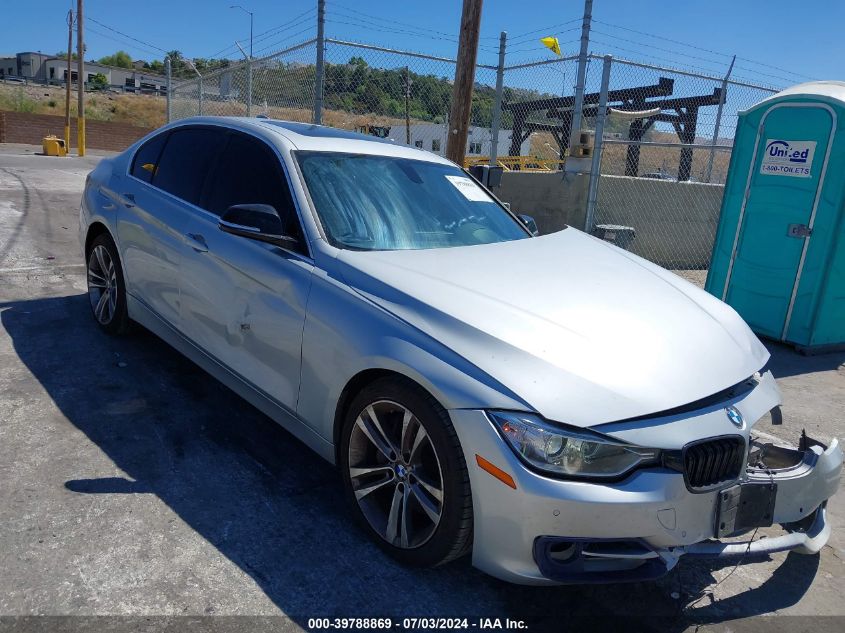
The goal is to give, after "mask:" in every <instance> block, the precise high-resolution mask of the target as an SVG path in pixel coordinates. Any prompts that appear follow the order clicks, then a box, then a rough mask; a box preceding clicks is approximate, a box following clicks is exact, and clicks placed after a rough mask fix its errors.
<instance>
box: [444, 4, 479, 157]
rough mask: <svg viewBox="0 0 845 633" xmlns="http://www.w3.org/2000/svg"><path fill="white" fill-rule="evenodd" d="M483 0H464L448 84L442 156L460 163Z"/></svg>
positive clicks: (465, 141) (470, 112) (465, 137)
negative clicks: (446, 132) (446, 128)
mask: <svg viewBox="0 0 845 633" xmlns="http://www.w3.org/2000/svg"><path fill="white" fill-rule="evenodd" d="M482 2H483V0H464V6H463V11H462V12H461V32H460V34H459V36H458V63H457V64H456V66H455V84H454V85H453V86H452V108H451V112H450V113H449V135H448V138H447V139H446V158H448V159H449V160H451V161H452V162H455V163H457V164H458V165H463V164H464V156H465V155H466V149H467V132H468V131H469V119H470V115H471V114H472V87H473V84H474V83H475V60H476V57H477V56H478V33H479V30H480V28H481V4H482Z"/></svg>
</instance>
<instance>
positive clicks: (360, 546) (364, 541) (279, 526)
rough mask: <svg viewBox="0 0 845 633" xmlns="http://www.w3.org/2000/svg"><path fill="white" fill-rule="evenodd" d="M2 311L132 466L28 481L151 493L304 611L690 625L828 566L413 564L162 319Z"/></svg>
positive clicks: (44, 382) (96, 436)
mask: <svg viewBox="0 0 845 633" xmlns="http://www.w3.org/2000/svg"><path fill="white" fill-rule="evenodd" d="M0 319H2V324H3V327H4V328H5V330H6V331H7V332H8V334H9V336H10V337H11V340H12V342H13V345H14V349H15V351H16V353H17V355H18V357H19V358H20V360H21V361H22V363H23V364H24V365H25V366H26V368H27V369H28V370H29V372H31V374H32V375H33V376H34V378H35V379H36V380H37V381H38V382H39V383H40V385H41V386H42V387H43V389H44V390H45V391H46V393H47V395H48V396H49V397H50V398H51V399H52V400H53V401H54V402H55V404H56V405H57V406H58V408H59V409H60V411H61V412H62V414H63V415H64V416H65V418H66V419H67V420H68V421H69V422H70V423H71V424H72V425H73V426H75V427H76V428H77V429H79V431H81V432H82V433H83V434H84V435H85V436H86V437H87V438H88V440H90V441H91V442H93V443H94V444H95V445H96V446H97V447H99V449H100V450H102V451H103V452H104V453H105V455H107V456H108V458H109V459H111V460H112V461H113V462H114V464H115V466H116V467H118V468H119V469H120V470H121V471H122V472H123V473H125V475H126V476H125V477H105V478H99V477H92V476H91V470H90V466H88V465H86V463H85V462H84V461H82V460H80V461H78V462H76V463H75V468H76V472H75V473H74V476H73V478H71V479H69V480H66V481H65V480H64V477H62V481H58V480H56V481H40V482H25V483H26V485H30V486H36V485H38V486H64V487H65V488H66V489H67V490H69V491H71V492H73V493H75V494H80V495H92V496H98V495H134V494H153V495H155V496H156V497H157V498H158V499H160V500H161V502H163V503H164V504H166V506H168V507H169V508H170V509H171V510H172V511H173V512H175V513H176V514H177V515H178V516H179V517H180V518H181V519H182V521H184V522H185V524H187V525H188V526H190V527H191V528H192V529H193V530H195V531H196V532H197V533H198V534H199V535H201V536H202V537H203V538H204V539H205V540H206V541H207V542H208V543H210V544H212V545H213V546H214V547H215V548H216V549H217V550H218V551H219V552H220V553H221V554H222V555H223V556H225V557H226V558H227V559H228V560H230V561H231V562H232V563H234V564H235V565H237V566H238V567H239V568H240V569H242V570H243V571H244V572H245V573H247V574H248V575H249V576H251V577H252V578H253V579H254V580H255V582H256V583H257V585H258V586H259V587H260V589H261V590H262V591H263V592H264V593H265V594H266V596H268V597H269V599H270V600H272V602H273V603H274V604H276V605H277V606H278V608H279V609H280V610H281V611H282V612H283V613H284V614H286V615H288V616H289V617H291V618H292V619H293V620H294V621H296V622H297V623H299V624H300V625H301V626H303V627H304V626H305V622H306V619H307V618H309V617H317V616H325V617H332V616H339V617H348V616H361V617H388V616H389V617H393V618H401V617H408V616H412V617H419V616H442V617H455V616H466V617H491V618H495V617H498V618H511V619H522V620H527V621H531V622H537V623H538V626H537V627H532V629H536V628H542V627H540V625H542V624H549V625H551V626H552V627H553V626H559V625H560V623H564V622H565V623H570V624H571V623H573V622H579V621H582V622H584V623H589V624H591V625H592V624H595V623H596V622H597V621H601V620H603V619H606V618H608V617H611V618H612V617H619V616H621V617H630V618H637V619H642V621H643V622H646V623H652V624H647V628H651V627H652V625H653V628H654V629H656V630H679V631H680V630H683V629H684V628H686V627H687V626H688V625H689V624H690V623H691V622H720V621H724V620H731V619H734V618H739V617H747V616H748V615H755V614H758V613H764V612H769V611H773V610H777V609H782V608H785V607H787V606H789V605H791V604H794V603H795V602H797V601H798V600H799V599H800V598H801V596H802V595H803V594H804V592H806V590H807V588H808V587H809V586H810V584H811V582H812V580H813V577H814V575H815V571H816V567H817V566H818V558H817V557H796V556H789V557H787V558H786V560H785V562H784V563H783V564H782V565H781V567H780V568H779V569H778V571H777V572H776V573H775V574H774V575H773V576H771V577H770V578H769V579H767V580H766V581H765V582H764V583H763V584H762V585H760V586H759V587H757V588H755V589H752V590H750V591H748V592H745V593H743V594H741V595H738V596H733V597H730V598H727V599H723V600H720V601H717V602H713V603H711V602H710V601H709V600H706V601H704V602H699V603H697V604H695V605H693V606H692V607H689V608H688V607H687V605H688V604H689V603H690V602H691V601H693V600H697V599H698V598H699V597H701V596H704V595H706V591H707V589H708V587H710V586H711V585H712V584H713V583H714V575H713V572H714V571H715V570H717V569H720V568H724V567H725V566H727V564H726V563H718V564H705V563H701V562H689V563H687V562H686V561H682V562H681V564H680V565H679V569H676V570H674V571H673V572H672V573H670V574H669V575H667V576H666V577H665V578H663V579H661V580H659V581H658V582H656V583H637V584H630V585H605V586H602V585H591V586H572V587H522V586H515V585H510V584H507V583H504V582H500V581H498V580H496V579H493V578H491V577H488V576H486V575H485V574H482V573H481V572H479V571H477V570H475V569H474V568H473V567H472V566H471V565H470V561H469V558H468V557H466V558H463V559H461V560H459V561H456V562H454V563H451V564H449V565H446V566H444V567H441V568H438V569H434V570H420V569H411V568H406V567H403V566H400V565H399V564H397V563H395V562H393V561H392V560H391V559H390V558H389V557H387V556H386V555H385V554H384V553H383V552H382V551H381V550H380V549H379V548H378V547H377V546H376V545H374V544H373V543H372V542H371V541H370V540H369V539H368V537H367V536H366V535H365V534H364V533H363V531H361V530H360V529H359V528H358V527H357V526H356V525H355V524H353V522H352V519H351V514H350V512H349V511H348V509H347V507H346V506H345V504H344V501H343V498H342V494H341V486H340V480H339V477H338V475H337V473H336V471H335V469H334V468H333V467H332V466H331V465H329V464H328V463H326V462H325V461H323V460H322V459H321V458H319V457H318V456H317V455H316V454H314V453H312V452H311V451H310V450H308V449H307V448H306V447H305V446H304V445H303V444H301V443H300V442H299V441H297V440H296V439H294V438H293V436H291V435H290V434H288V433H287V432H286V431H284V430H283V429H282V428H281V427H279V426H278V425H276V424H275V423H273V422H272V421H271V420H270V419H268V418H267V417H266V416H264V415H262V414H261V413H259V412H258V411H257V410H256V409H254V408H253V407H251V406H250V405H249V404H247V403H246V402H245V401H243V400H242V399H240V398H239V397H238V396H236V395H235V394H234V393H233V392H231V391H229V390H228V389H225V388H221V385H220V383H219V382H217V381H216V380H214V379H213V378H211V377H210V376H209V375H208V374H206V373H205V372H204V371H202V370H201V369H199V368H198V367H197V366H196V365H194V364H193V363H192V362H190V361H188V360H187V359H185V358H184V357H182V356H181V355H180V354H178V353H177V352H176V351H174V350H173V349H171V348H170V347H169V346H167V345H166V344H165V343H163V342H162V341H160V340H159V339H157V338H156V337H154V336H153V335H151V334H149V333H147V332H145V331H139V332H136V333H134V334H132V335H130V336H127V337H122V338H113V337H109V336H106V335H104V334H102V333H101V332H100V331H99V330H98V329H97V327H96V326H95V324H94V322H93V319H92V318H91V317H90V308H89V306H88V300H87V297H86V295H84V294H82V295H74V296H63V297H54V298H45V299H33V300H28V301H15V302H7V303H4V304H0ZM64 442H67V440H66V439H65V440H64ZM63 445H66V444H63ZM92 502H95V501H94V500H92ZM79 520H81V521H85V520H88V519H87V518H86V517H81V518H79ZM102 520H103V519H101V518H100V519H98V521H102ZM673 594H676V595H675V596H674V597H673ZM749 596H751V597H752V599H749ZM538 618H539V619H538ZM597 619H598V620H597Z"/></svg>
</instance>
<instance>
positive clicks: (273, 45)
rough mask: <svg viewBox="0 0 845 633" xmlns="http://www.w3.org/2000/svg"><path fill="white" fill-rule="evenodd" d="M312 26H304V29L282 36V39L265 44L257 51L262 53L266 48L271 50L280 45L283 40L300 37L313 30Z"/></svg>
mask: <svg viewBox="0 0 845 633" xmlns="http://www.w3.org/2000/svg"><path fill="white" fill-rule="evenodd" d="M312 28H313V27H311V26H309V27H307V28H304V29H302V30H301V31H298V32H297V33H293V34H292V35H288V36H287V37H284V38H282V39H281V40H278V41H276V42H273V43H272V44H269V45H268V46H265V47H264V48H262V49H259V50H258V51H256V52H257V53H262V52H264V51H266V50H270V49H271V48H273V47H275V46H278V45H279V44H281V43H282V42H287V41H289V40H292V39H293V38H295V37H298V36H299V35H302V34H303V33H308V32H309V31H311V30H312Z"/></svg>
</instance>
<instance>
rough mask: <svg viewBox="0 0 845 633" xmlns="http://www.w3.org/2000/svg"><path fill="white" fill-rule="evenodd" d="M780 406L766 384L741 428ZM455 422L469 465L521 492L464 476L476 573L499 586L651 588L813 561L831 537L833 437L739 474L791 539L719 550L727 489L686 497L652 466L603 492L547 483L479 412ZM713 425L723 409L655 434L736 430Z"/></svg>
mask: <svg viewBox="0 0 845 633" xmlns="http://www.w3.org/2000/svg"><path fill="white" fill-rule="evenodd" d="M771 383H772V385H773V383H774V381H771ZM763 390H765V391H767V392H768V393H761V391H763ZM778 403H779V393H776V391H775V390H774V388H773V387H771V386H767V384H766V383H765V382H764V384H762V385H761V387H760V388H758V389H757V390H755V392H752V394H751V395H750V396H749V397H748V398H747V399H746V401H745V402H740V403H736V406H738V407H740V408H742V407H745V410H743V414H744V415H745V416H746V419H758V418H759V417H760V415H762V412H765V411H767V410H768V409H770V408H771V407H773V406H775V405H776V404H778ZM751 404H754V410H751ZM450 415H451V416H452V419H453V423H454V425H455V429H456V431H457V432H458V435H459V437H460V440H461V445H462V446H463V448H464V451H465V453H466V457H467V463H469V464H473V465H474V463H475V455H481V456H482V457H484V458H485V459H486V460H488V461H490V462H492V463H493V464H494V465H496V466H497V467H499V468H501V469H502V470H504V471H505V472H507V473H508V474H509V475H511V476H512V477H513V479H514V482H515V484H516V486H517V488H516V489H512V488H510V487H509V486H505V485H504V484H503V483H502V482H501V481H499V480H497V479H495V478H494V477H492V476H490V475H489V474H488V473H486V472H484V471H483V470H481V469H480V468H475V467H474V466H472V467H470V472H469V474H470V480H471V485H472V491H473V508H474V511H475V519H476V520H475V534H474V545H473V564H474V565H475V566H476V567H478V568H479V569H481V570H483V571H485V572H487V573H489V574H491V575H493V576H496V577H498V578H501V579H503V580H508V581H510V582H516V583H521V584H536V585H543V584H560V583H567V582H569V583H573V582H577V583H589V582H599V583H607V582H615V581H637V580H647V579H652V578H656V577H658V576H660V575H662V574H665V573H666V572H668V571H669V570H671V569H672V568H673V567H674V566H675V565H676V564H677V562H678V560H679V559H680V558H681V557H682V556H684V555H690V556H697V557H711V558H730V557H736V556H743V555H745V556H747V557H751V556H758V555H767V554H771V553H774V552H781V551H787V550H794V551H797V552H801V553H810V554H811V553H815V552H818V551H819V550H820V549H821V548H822V546H823V545H824V544H825V543H826V542H827V540H828V538H829V535H830V526H829V524H828V522H827V518H826V516H825V510H824V505H825V503H826V502H827V500H828V499H829V498H830V497H831V496H832V495H833V494H834V493H835V492H836V490H837V488H838V486H839V478H840V473H841V470H842V463H843V453H842V450H841V448H840V445H839V442H838V441H837V440H835V439H834V440H833V441H831V443H830V445H829V446H828V447H827V448H824V447H821V446H818V445H814V446H810V447H806V448H805V450H804V451H803V452H802V453H801V454H800V455H799V459H798V460H797V462H796V463H793V464H791V465H790V466H789V467H785V468H780V469H772V468H769V469H765V470H764V469H750V470H749V471H747V473H745V474H744V476H743V478H742V480H741V482H742V483H746V482H749V483H769V482H774V483H775V484H776V485H777V496H776V499H775V503H774V508H773V516H771V517H770V518H769V522H771V523H773V524H780V525H782V526H784V528H785V530H786V532H785V533H784V534H783V535H782V536H776V537H767V538H760V539H757V540H755V541H754V542H752V543H750V545H749V542H748V540H744V541H737V538H740V537H732V538H731V539H730V541H720V540H716V539H717V536H718V535H717V527H718V526H717V525H716V518H717V512H718V503H719V495H720V493H721V492H722V490H712V491H707V492H703V493H692V492H690V491H689V490H688V489H687V488H686V486H685V484H684V480H683V475H682V474H681V473H679V472H677V471H673V470H670V469H667V468H659V467H655V468H649V469H644V470H640V471H635V472H634V473H632V474H631V475H630V476H629V477H628V478H626V479H625V480H624V481H621V482H617V483H608V484H599V483H593V482H586V481H572V480H561V479H555V478H552V477H546V476H543V475H542V474H539V473H535V472H532V471H529V470H528V469H526V468H525V467H524V466H523V465H522V463H521V462H520V461H519V460H518V458H517V457H516V455H515V454H514V453H513V451H512V450H511V449H510V448H509V447H508V446H507V445H506V444H505V443H504V441H503V440H502V439H501V437H500V436H499V435H498V433H497V431H496V430H495V428H494V427H493V425H492V423H490V421H489V420H488V419H487V418H486V416H485V414H484V412H482V411H472V410H452V411H450ZM720 424H723V425H730V423H729V422H728V420H727V417H726V416H725V415H724V411H722V410H718V411H715V412H712V413H707V414H705V415H702V416H701V417H700V418H697V419H683V420H678V421H677V422H669V423H666V424H664V425H662V426H661V428H660V430H661V432H662V433H663V436H664V438H665V437H666V436H667V435H672V434H673V433H677V432H678V431H687V430H688V431H689V432H690V433H695V432H697V431H701V432H702V433H706V435H718V434H720V433H721V432H730V429H731V428H733V427H730V426H729V427H728V428H727V429H724V428H720V427H719V426H718V425H720ZM682 425H683V426H684V427H685V428H679V427H681V426H682ZM635 431H636V429H635ZM673 444H675V445H677V444H676V443H675V442H674V440H673ZM744 534H745V535H750V534H751V531H750V530H749V531H748V532H745V533H744Z"/></svg>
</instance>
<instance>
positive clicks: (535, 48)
mask: <svg viewBox="0 0 845 633" xmlns="http://www.w3.org/2000/svg"><path fill="white" fill-rule="evenodd" d="M580 41H581V40H569V41H567V42H558V45H559V46H566V45H567V44H575V43H577V42H580ZM526 51H537V52H539V51H540V46H539V45H534V46H528V47H526V48H517V49H516V50H510V49H508V50H507V54H508V55H516V54H517V53H524V52H526Z"/></svg>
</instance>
